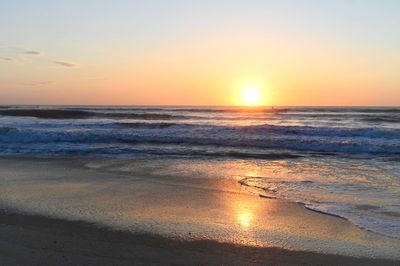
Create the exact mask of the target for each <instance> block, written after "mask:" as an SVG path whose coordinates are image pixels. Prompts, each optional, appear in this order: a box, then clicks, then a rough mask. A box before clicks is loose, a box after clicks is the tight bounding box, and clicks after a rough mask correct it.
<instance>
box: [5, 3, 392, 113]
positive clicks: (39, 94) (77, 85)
mask: <svg viewBox="0 0 400 266" xmlns="http://www.w3.org/2000/svg"><path fill="white" fill-rule="evenodd" d="M399 14H400V1H395V0H393V1H384V0H376V1H368V0H363V1H361V0H359V1H354V0H353V1H351V0H346V1H337V0H335V1H333V0H332V1H323V0H320V1H316V0H315V1H311V0H310V1H301V0H293V1H281V0H280V1H256V0H242V1H234V0H229V1H223V0H214V1H189V0H187V1H183V0H182V1H167V0H165V1H150V0H149V1H142V0H141V1H128V0H126V1H122V0H120V1H117V0H113V1H101V0H93V1H90V0H86V1H82V0H79V1H78V0H69V1H54V0H48V1H45V0H42V1H19V0H13V1H5V0H0V104H124V105H130V104H155V105H159V104H169V105H231V104H235V105H237V104H241V100H240V96H239V95H240V91H241V90H242V89H243V88H245V87H247V86H256V87H259V88H260V89H261V90H262V94H263V101H262V104H264V105H396V106H397V105H400V15H399Z"/></svg>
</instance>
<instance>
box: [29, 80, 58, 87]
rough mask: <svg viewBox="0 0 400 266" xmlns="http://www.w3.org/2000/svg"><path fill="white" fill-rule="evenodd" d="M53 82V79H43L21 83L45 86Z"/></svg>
mask: <svg viewBox="0 0 400 266" xmlns="http://www.w3.org/2000/svg"><path fill="white" fill-rule="evenodd" d="M53 83H54V81H52V80H43V81H32V82H26V83H23V85H25V86H46V85H51V84H53Z"/></svg>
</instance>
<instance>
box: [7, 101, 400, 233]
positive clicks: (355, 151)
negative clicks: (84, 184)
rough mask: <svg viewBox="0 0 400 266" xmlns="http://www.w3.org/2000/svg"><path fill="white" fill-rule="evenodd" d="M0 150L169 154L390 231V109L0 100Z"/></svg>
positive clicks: (395, 211)
mask: <svg viewBox="0 0 400 266" xmlns="http://www.w3.org/2000/svg"><path fill="white" fill-rule="evenodd" d="M0 155H23V156H47V157H53V156H86V157H89V158H98V157H113V158H121V159H123V158H125V159H126V158H138V157H140V158H141V157H146V158H153V157H154V158H155V157H157V158H160V156H161V158H176V159H177V160H182V168H181V169H179V163H178V164H174V169H170V171H172V172H171V173H174V174H176V175H178V176H179V173H181V174H183V173H185V175H189V176H195V175H196V174H197V175H199V174H200V173H201V174H202V175H203V176H204V175H205V176H210V177H212V178H215V177H223V176H230V177H232V176H235V178H237V180H238V182H240V183H241V184H242V186H243V187H245V188H246V189H247V190H249V191H250V192H252V193H256V194H259V195H262V196H264V197H273V198H283V199H286V200H289V201H294V202H301V203H304V204H305V205H306V206H307V207H308V208H311V209H314V210H318V211H321V212H326V213H329V214H334V215H339V216H341V217H344V218H346V219H349V220H350V221H352V222H353V223H355V224H357V225H359V226H360V227H363V228H366V229H369V230H373V231H375V232H378V233H381V234H385V235H388V236H391V237H396V238H400V197H399V195H400V167H399V164H400V108H355V107H351V108H321V107H318V108H311V107H310V108H305V107H302V108H299V107H288V108H274V109H272V108H253V109H248V108H224V107H112V106H110V107H87V106H75V107H55V106H38V107H33V106H17V107H13V106H6V107H4V108H1V109H0ZM188 159H190V160H191V164H190V165H191V167H190V168H187V167H186V168H185V166H187V164H186V160H188ZM232 169H235V171H232ZM192 170H193V171H194V172H190V171H192Z"/></svg>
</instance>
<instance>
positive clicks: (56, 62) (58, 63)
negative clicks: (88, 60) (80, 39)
mask: <svg viewBox="0 0 400 266" xmlns="http://www.w3.org/2000/svg"><path fill="white" fill-rule="evenodd" d="M53 63H54V64H56V65H59V66H63V67H76V66H77V65H76V64H74V63H70V62H65V61H54V62H53Z"/></svg>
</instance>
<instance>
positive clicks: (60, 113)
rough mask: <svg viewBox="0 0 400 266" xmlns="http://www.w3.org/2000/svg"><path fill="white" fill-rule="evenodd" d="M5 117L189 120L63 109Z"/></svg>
mask: <svg viewBox="0 0 400 266" xmlns="http://www.w3.org/2000/svg"><path fill="white" fill-rule="evenodd" d="M0 115H3V116H21V117H35V118H41V119H84V118H111V119H112V118H114V119H137V120H139V119H140V120H170V119H182V118H189V117H187V116H184V115H170V114H163V113H126V112H119V113H113V112H110V113H106V112H93V111H82V110H63V109H7V110H0Z"/></svg>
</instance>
